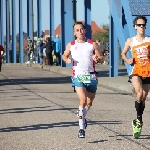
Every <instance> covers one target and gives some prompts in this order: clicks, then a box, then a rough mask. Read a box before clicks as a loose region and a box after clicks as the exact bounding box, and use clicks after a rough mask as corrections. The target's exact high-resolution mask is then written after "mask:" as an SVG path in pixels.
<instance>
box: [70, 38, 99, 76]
mask: <svg viewBox="0 0 150 150" xmlns="http://www.w3.org/2000/svg"><path fill="white" fill-rule="evenodd" d="M70 51H71V55H72V76H73V77H77V75H84V74H90V72H95V62H94V61H93V59H92V56H93V54H94V53H95V51H94V47H93V41H92V40H88V41H87V42H84V43H78V42H77V40H75V41H73V42H71V48H70ZM92 79H96V76H95V74H93V75H92Z"/></svg>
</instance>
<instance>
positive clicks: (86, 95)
mask: <svg viewBox="0 0 150 150" xmlns="http://www.w3.org/2000/svg"><path fill="white" fill-rule="evenodd" d="M73 28H74V35H75V36H76V40H75V41H73V42H70V43H68V44H67V46H66V50H65V51H64V54H63V56H62V58H63V61H64V62H66V63H72V65H73V66H72V82H73V84H74V85H75V89H76V93H77V95H78V97H79V101H80V102H79V111H78V115H79V126H80V130H79V133H78V137H79V138H84V137H85V131H84V129H85V123H86V122H85V119H86V113H87V110H88V109H89V108H90V106H92V101H93V99H94V98H95V94H96V90H97V84H98V81H97V78H96V75H95V62H99V63H103V61H104V58H103V56H102V54H100V50H99V46H98V45H97V43H96V42H93V41H92V40H87V39H86V37H85V32H86V31H85V27H84V25H83V24H82V23H81V22H76V23H75V24H74V27H73ZM70 55H71V56H72V59H70V58H69V56H70Z"/></svg>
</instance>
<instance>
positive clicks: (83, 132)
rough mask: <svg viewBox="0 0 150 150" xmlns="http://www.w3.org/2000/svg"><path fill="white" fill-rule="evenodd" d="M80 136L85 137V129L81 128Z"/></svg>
mask: <svg viewBox="0 0 150 150" xmlns="http://www.w3.org/2000/svg"><path fill="white" fill-rule="evenodd" d="M78 138H85V131H84V130H82V129H80V130H79V133H78Z"/></svg>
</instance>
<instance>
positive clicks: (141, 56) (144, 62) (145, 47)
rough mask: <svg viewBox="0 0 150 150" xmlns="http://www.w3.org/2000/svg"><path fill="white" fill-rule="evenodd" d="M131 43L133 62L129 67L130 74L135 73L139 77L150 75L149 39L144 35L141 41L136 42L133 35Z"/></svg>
mask: <svg viewBox="0 0 150 150" xmlns="http://www.w3.org/2000/svg"><path fill="white" fill-rule="evenodd" d="M132 42H133V44H132V48H131V52H132V57H133V60H134V64H133V66H132V68H131V69H130V70H131V71H130V75H131V74H136V75H138V76H141V77H150V56H148V53H149V54H150V40H149V38H148V37H145V38H144V40H143V42H138V41H137V40H136V38H135V37H133V41H132Z"/></svg>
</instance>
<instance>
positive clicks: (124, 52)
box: [121, 38, 132, 64]
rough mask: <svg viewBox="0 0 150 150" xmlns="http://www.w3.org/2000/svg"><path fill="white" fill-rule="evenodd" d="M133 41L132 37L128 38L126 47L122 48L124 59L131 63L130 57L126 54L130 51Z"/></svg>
mask: <svg viewBox="0 0 150 150" xmlns="http://www.w3.org/2000/svg"><path fill="white" fill-rule="evenodd" d="M131 42H132V39H131V38H129V39H127V41H126V42H125V46H124V49H123V50H122V53H121V56H122V59H123V60H124V61H125V62H127V63H129V58H127V56H126V54H127V52H128V51H129V48H130V45H131ZM129 64H130V63H129Z"/></svg>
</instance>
